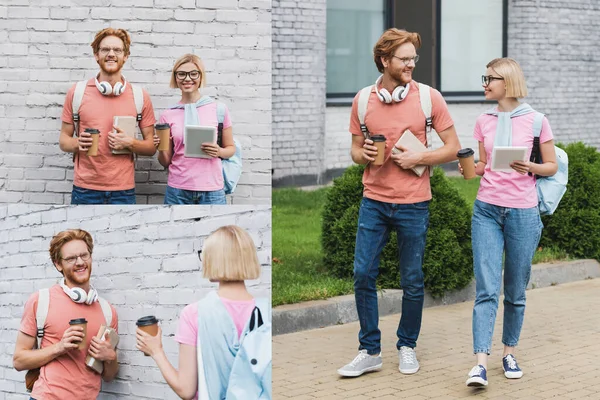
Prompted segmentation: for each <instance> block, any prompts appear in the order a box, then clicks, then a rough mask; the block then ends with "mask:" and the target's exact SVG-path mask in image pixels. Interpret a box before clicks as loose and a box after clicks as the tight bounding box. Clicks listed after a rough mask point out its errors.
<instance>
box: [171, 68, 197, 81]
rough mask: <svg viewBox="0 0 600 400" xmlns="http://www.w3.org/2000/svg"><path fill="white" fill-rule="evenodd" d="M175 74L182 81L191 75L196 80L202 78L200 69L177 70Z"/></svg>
mask: <svg viewBox="0 0 600 400" xmlns="http://www.w3.org/2000/svg"><path fill="white" fill-rule="evenodd" d="M175 76H176V77H177V79H179V80H180V81H184V80H185V78H187V77H188V76H189V77H190V79H191V80H193V81H195V80H197V79H198V78H200V71H198V70H193V71H190V72H185V71H177V72H175Z"/></svg>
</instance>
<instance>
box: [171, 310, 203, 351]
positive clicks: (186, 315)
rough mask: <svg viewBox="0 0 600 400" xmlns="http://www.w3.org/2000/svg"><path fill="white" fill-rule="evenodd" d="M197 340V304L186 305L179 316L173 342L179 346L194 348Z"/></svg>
mask: <svg viewBox="0 0 600 400" xmlns="http://www.w3.org/2000/svg"><path fill="white" fill-rule="evenodd" d="M197 340H198V304H197V303H192V304H189V305H187V306H186V307H185V308H184V309H183V311H182V312H181V315H180V316H179V325H178V326H177V331H176V333H175V341H176V342H177V343H180V344H188V345H190V346H196V341H197Z"/></svg>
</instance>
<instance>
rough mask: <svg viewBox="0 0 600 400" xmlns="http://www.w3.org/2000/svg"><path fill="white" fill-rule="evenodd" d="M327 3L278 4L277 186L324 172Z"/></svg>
mask: <svg viewBox="0 0 600 400" xmlns="http://www.w3.org/2000/svg"><path fill="white" fill-rule="evenodd" d="M326 3H327V2H326V1H325V0H305V1H286V0H273V180H274V181H277V180H278V179H280V178H283V177H288V176H293V175H296V176H297V177H296V180H299V181H301V180H302V179H305V178H306V177H310V178H309V179H312V180H317V179H318V177H319V176H320V174H321V172H322V171H323V165H324V161H323V156H324V146H325V134H324V133H325V113H324V109H325V50H326V49H325V46H326V43H325V40H326V35H325V29H326ZM303 177H304V178H303Z"/></svg>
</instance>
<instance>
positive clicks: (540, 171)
mask: <svg viewBox="0 0 600 400" xmlns="http://www.w3.org/2000/svg"><path fill="white" fill-rule="evenodd" d="M482 83H483V88H484V90H485V98H486V100H495V101H497V102H498V105H497V106H496V107H494V108H493V109H492V110H490V111H488V112H486V113H484V114H482V115H480V116H479V118H477V121H476V123H475V133H474V137H475V139H477V141H478V142H479V161H478V162H477V164H476V168H475V169H476V173H477V175H480V176H481V182H480V186H479V191H478V193H477V199H476V200H475V204H474V207H473V219H472V224H471V229H472V241H473V263H474V271H475V281H476V299H475V304H474V307H473V352H474V353H475V355H476V357H477V365H476V366H474V367H473V368H472V369H471V371H470V372H469V378H468V379H467V382H466V384H467V386H486V385H487V384H488V381H487V372H486V371H487V361H488V355H489V354H490V351H491V347H492V335H493V332H494V323H495V321H496V312H497V309H498V297H499V294H500V293H499V292H500V285H501V284H502V280H503V277H502V270H503V268H502V267H503V255H504V324H503V332H502V343H503V344H504V351H503V354H502V366H503V370H504V375H505V376H506V378H508V379H518V378H520V377H521V376H523V371H522V370H521V369H520V368H519V365H518V364H517V360H516V358H515V356H514V354H515V346H516V345H517V343H518V341H519V337H520V334H521V327H522V326H523V319H524V315H525V288H526V287H527V284H528V282H529V276H530V273H531V262H532V259H533V255H534V253H535V249H536V248H537V245H538V242H539V240H540V236H541V233H542V227H543V225H542V221H541V219H540V213H539V210H538V196H537V191H536V182H535V180H536V178H535V176H536V175H539V176H551V175H554V174H555V173H556V171H557V168H558V165H557V163H556V154H555V151H554V141H553V137H552V130H551V129H550V125H549V123H548V120H547V119H546V118H545V117H544V116H543V115H541V114H540V113H538V112H536V111H535V110H534V109H533V108H531V107H530V106H529V105H528V104H526V103H520V102H519V99H520V98H523V97H525V96H527V86H526V84H525V77H524V75H523V71H522V70H521V67H520V66H519V64H518V63H517V62H516V61H515V60H513V59H510V58H497V59H494V60H492V61H491V62H490V63H488V65H487V70H486V72H485V75H483V76H482ZM536 119H538V121H539V122H541V126H542V128H541V133H540V145H539V151H540V153H541V159H542V160H543V163H541V164H536V163H533V162H530V161H514V162H512V163H511V168H512V169H513V170H514V171H512V172H498V171H492V170H491V168H490V165H491V162H492V150H493V148H494V147H496V146H525V147H527V149H528V150H527V154H528V157H527V159H529V154H530V153H531V151H532V148H533V143H534V133H533V125H534V122H536ZM461 173H462V170H461Z"/></svg>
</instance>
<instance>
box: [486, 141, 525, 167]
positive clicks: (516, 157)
mask: <svg viewBox="0 0 600 400" xmlns="http://www.w3.org/2000/svg"><path fill="white" fill-rule="evenodd" d="M526 160H527V147H524V146H515V147H506V146H497V147H494V149H493V150H492V167H491V169H492V171H495V172H513V171H514V169H512V168H511V167H510V163H511V162H513V161H526Z"/></svg>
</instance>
